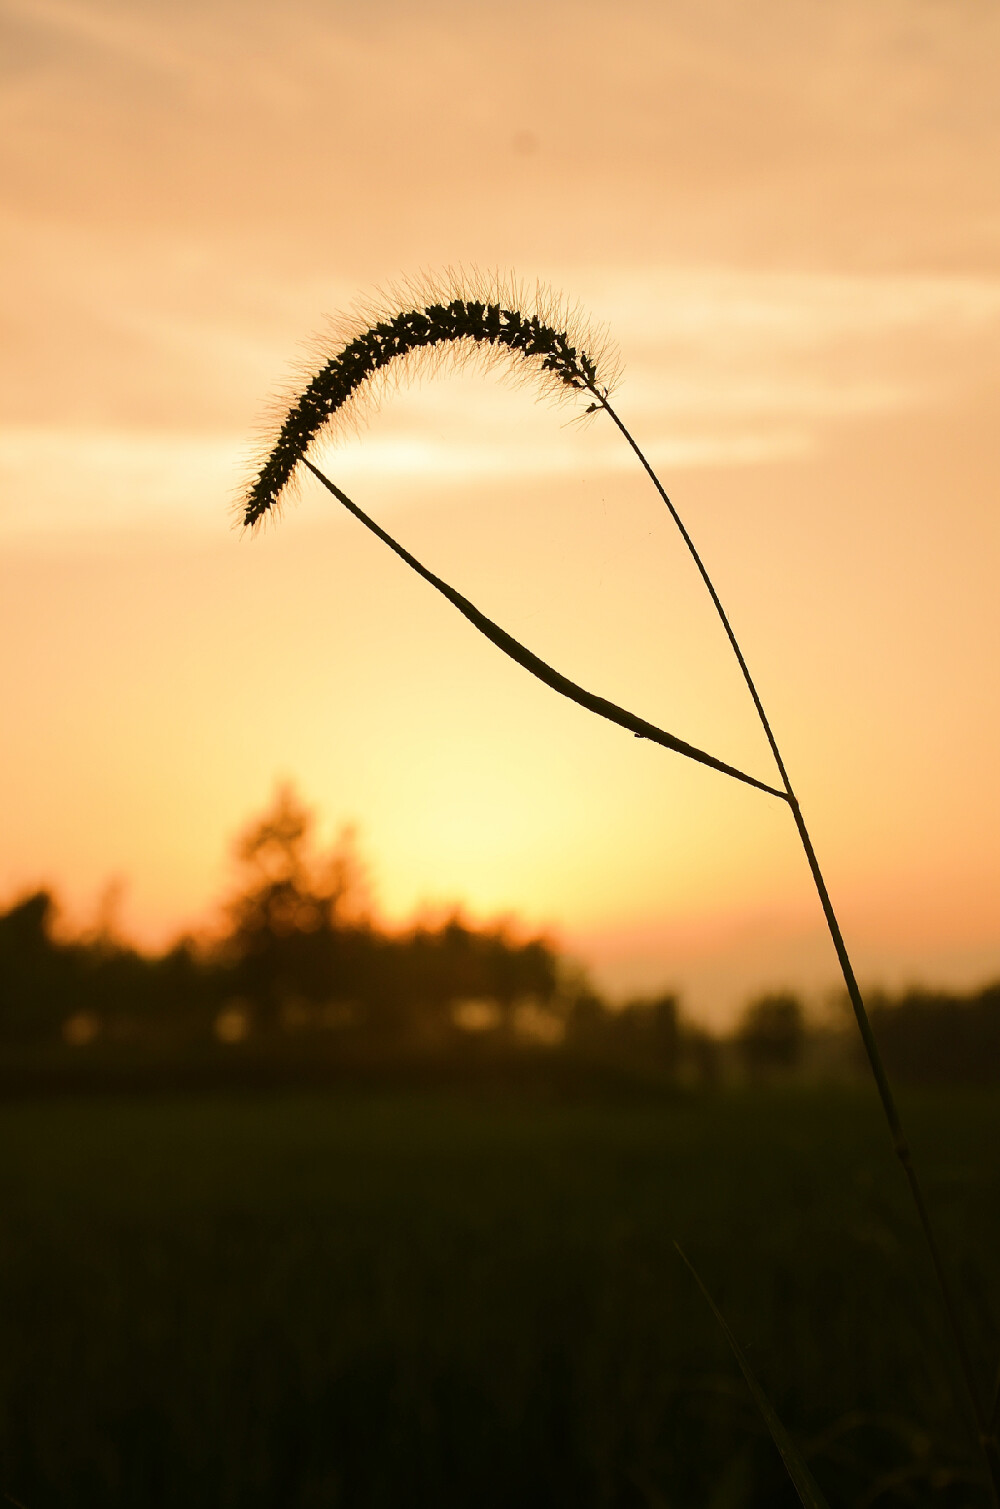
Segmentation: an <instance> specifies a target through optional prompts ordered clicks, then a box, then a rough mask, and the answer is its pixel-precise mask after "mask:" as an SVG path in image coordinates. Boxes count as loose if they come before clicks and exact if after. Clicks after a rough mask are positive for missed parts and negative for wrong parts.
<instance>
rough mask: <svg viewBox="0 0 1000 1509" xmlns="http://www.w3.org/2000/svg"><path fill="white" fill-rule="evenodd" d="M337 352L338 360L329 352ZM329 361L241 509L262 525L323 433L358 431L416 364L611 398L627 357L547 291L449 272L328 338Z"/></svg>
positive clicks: (350, 319)
mask: <svg viewBox="0 0 1000 1509" xmlns="http://www.w3.org/2000/svg"><path fill="white" fill-rule="evenodd" d="M331 347H332V348H333V350H334V352H335V354H334V355H332V356H330V355H329V354H328V353H329V351H330V349H331ZM317 354H318V355H319V356H320V364H319V365H318V367H317V368H316V369H315V370H314V371H313V372H312V375H311V376H309V377H308V379H307V381H306V383H305V386H304V387H302V388H301V390H300V391H298V392H297V393H296V394H295V395H294V396H293V397H292V398H291V399H290V401H289V402H288V403H287V405H286V406H283V407H282V412H281V418H280V421H279V423H278V425H277V426H276V428H275V429H274V431H273V432H272V433H271V435H270V436H269V437H268V441H267V444H266V451H265V453H264V456H263V459H262V460H261V463H260V465H259V466H258V468H257V470H256V472H255V474H254V476H253V478H252V480H251V481H250V483H249V485H248V487H247V488H246V490H245V493H244V494H243V496H242V497H241V499H240V503H239V510H240V516H241V518H242V522H243V524H244V525H248V526H251V527H252V526H254V525H257V524H259V523H260V521H261V520H262V519H263V518H264V517H265V516H266V515H267V514H268V513H269V512H271V511H272V510H273V509H274V508H275V506H276V505H277V504H278V503H279V501H280V500H281V498H282V495H283V494H284V492H285V490H286V489H287V487H288V485H289V483H290V481H291V480H292V474H293V472H294V470H295V467H296V464H297V463H298V462H299V461H300V460H301V459H302V457H303V456H304V455H305V453H306V451H307V450H308V448H309V445H310V444H311V442H312V441H313V440H314V439H315V438H316V436H317V435H318V434H319V433H320V431H324V432H328V431H330V430H333V431H334V432H337V431H338V430H342V429H343V428H345V427H348V426H351V425H356V424H357V423H358V421H359V419H360V418H361V417H362V416H361V406H362V404H363V402H364V400H365V399H368V400H370V401H374V402H376V403H377V400H378V397H379V394H380V391H381V388H382V386H384V385H385V384H386V383H391V382H393V381H396V382H398V381H399V380H400V379H401V377H403V376H406V375H409V373H411V372H412V371H413V370H414V368H415V365H416V363H418V362H421V361H425V360H426V359H427V358H430V359H431V360H432V361H434V360H438V359H441V358H442V357H451V358H452V359H457V360H458V361H463V360H468V359H469V358H474V357H480V358H485V359H486V360H487V361H488V362H489V363H490V364H491V365H492V364H500V365H501V366H502V367H503V368H504V370H505V372H506V373H508V374H511V375H521V376H533V377H535V378H536V379H537V380H539V381H540V383H541V387H542V391H543V392H544V393H545V394H546V395H548V396H554V397H572V396H580V395H583V396H584V397H587V398H589V399H591V400H594V399H600V398H602V397H605V396H607V394H608V393H609V392H610V391H611V388H612V387H613V386H614V383H615V380H616V378H617V375H618V374H617V360H616V357H615V353H614V352H613V351H612V350H611V348H610V346H609V343H608V340H607V337H606V336H605V335H604V333H603V332H602V331H600V330H595V329H593V328H592V327H589V326H588V325H587V324H586V322H585V321H584V320H583V319H582V317H581V315H580V312H579V310H578V309H575V308H569V307H567V306H566V305H565V303H564V302H563V301H561V300H560V299H558V298H557V297H556V296H555V295H554V294H553V293H552V292H551V291H550V290H548V289H546V288H544V287H543V286H542V285H538V286H537V287H536V289H535V292H534V295H533V296H529V295H528V294H527V292H526V290H525V289H524V288H523V287H521V286H520V285H519V284H517V283H516V282H514V281H513V280H511V279H509V278H502V277H500V276H499V275H497V274H493V275H482V274H473V275H469V274H466V273H463V272H458V273H451V272H449V273H447V274H446V275H445V276H444V277H443V278H442V279H440V280H432V279H426V280H423V281H420V282H413V283H407V284H403V285H400V286H398V287H393V288H392V289H390V290H388V292H387V294H385V295H382V296H379V297H377V299H376V300H375V301H374V302H372V303H368V304H367V305H365V306H361V305H359V306H358V307H356V308H355V309H354V310H353V311H352V312H351V313H350V314H348V315H347V316H346V318H342V319H340V320H337V321H331V322H330V325H329V328H328V330H327V331H325V332H324V336H323V339H322V344H321V347H320V350H319V352H318V353H317Z"/></svg>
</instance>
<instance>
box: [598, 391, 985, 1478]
mask: <svg viewBox="0 0 1000 1509" xmlns="http://www.w3.org/2000/svg"><path fill="white" fill-rule="evenodd" d="M593 407H594V408H595V409H601V410H603V411H604V413H606V414H607V416H608V418H609V419H610V420H611V421H612V423H613V424H614V425H615V426H616V428H617V429H618V430H619V431H620V433H621V434H622V436H623V437H624V439H625V440H626V442H627V443H628V445H629V446H630V448H631V449H632V451H633V452H634V454H635V456H636V457H637V459H638V460H639V462H640V464H641V466H642V468H643V470H644V471H645V473H646V475H647V476H648V477H649V479H650V481H651V482H652V484H653V486H654V487H655V489H656V491H657V493H658V494H659V496H660V498H661V499H662V501H663V502H664V504H665V505H666V507H667V510H668V512H669V514H670V517H671V518H672V519H673V521H674V523H675V524H676V526H677V529H678V531H679V532H680V535H681V538H682V539H683V541H684V543H685V545H686V546H687V549H688V551H689V553H690V555H691V558H692V559H693V561H694V563H695V566H696V567H697V569H698V572H699V574H700V576H701V579H702V581H703V582H704V584H705V587H706V588H707V590H708V593H709V596H710V597H711V599H712V602H713V603H714V604H715V608H716V611H717V613H718V615H719V618H720V619H721V621H722V626H723V628H724V629H725V632H726V636H727V638H728V640H729V643H730V645H731V647H732V650H733V653H734V655H735V656H736V659H737V662H738V663H739V667H740V670H741V672H742V673H743V679H744V681H745V682H746V685H747V690H748V691H749V693H750V696H751V698H752V699H753V704H754V707H755V708H756V709H757V716H758V717H759V719H760V722H761V726H762V728H763V730H764V733H765V735H766V738H767V742H768V744H769V745H770V748H771V753H772V755H773V756H774V762H775V764H776V766H777V767H778V774H779V775H780V777H781V783H782V786H783V788H784V796H785V799H786V800H787V802H788V805H789V807H790V809H791V812H792V817H793V819H794V821H795V827H796V829H797V831H798V835H799V840H800V842H801V844H802V848H803V851H804V853H805V856H806V861H807V863H808V865H809V871H810V874H811V875H812V878H813V884H814V885H815V887H816V893H817V895H818V897H819V901H820V906H821V907H822V909H823V916H824V918H825V919H826V925H827V928H828V930H829V933H830V937H831V939H832V941H833V946H834V950H835V952H836V955H837V962H838V963H839V964H840V969H841V973H842V975H843V977H844V984H845V986H846V987H847V994H848V997H849V999H850V1002H851V1008H852V1010H853V1012H854V1019H855V1021H856V1022H857V1025H858V1031H859V1032H860V1034H861V1041H862V1043H863V1044H864V1049H865V1054H866V1056H867V1058H868V1063H869V1066H870V1068H871V1071H872V1076H873V1078H874V1080H875V1084H876V1087H877V1089H878V1095H879V1099H880V1101H881V1103H882V1110H883V1112H884V1113H885V1119H886V1122H887V1124H888V1127H889V1134H890V1136H891V1138H892V1146H893V1151H894V1153H895V1155H896V1157H897V1158H898V1159H899V1162H900V1164H901V1165H902V1168H903V1172H904V1174H905V1176H906V1181H907V1184H908V1186H909V1190H910V1195H911V1197H912V1200H913V1204H914V1207H915V1209H916V1212H917V1219H918V1221H919V1223H920V1228H921V1231H922V1232H923V1235H924V1241H925V1243H926V1246H927V1250H928V1253H929V1256H930V1259H931V1264H932V1266H933V1268H934V1274H935V1277H936V1279H937V1284H938V1289H939V1291H940V1294H941V1300H942V1303H943V1305H944V1309H945V1313H946V1315H947V1319H948V1326H949V1329H950V1331H951V1334H952V1340H953V1342H954V1346H955V1351H956V1355H957V1358H958V1363H959V1367H960V1369H961V1373H962V1380H963V1383H964V1385H965V1390H966V1394H967V1395H968V1401H969V1404H970V1406H971V1408H972V1415H973V1419H974V1420H975V1425H976V1436H977V1441H978V1444H979V1446H980V1449H981V1450H982V1452H983V1455H984V1457H985V1460H986V1465H987V1469H988V1473H989V1479H990V1484H991V1487H992V1491H993V1498H994V1502H995V1503H996V1504H998V1505H1000V1447H998V1443H997V1419H996V1415H997V1411H996V1409H995V1410H994V1411H993V1418H990V1417H989V1416H988V1415H987V1412H986V1411H985V1410H984V1408H983V1404H982V1400H981V1397H980V1393H979V1389H978V1388H977V1386H976V1380H975V1372H974V1369H973V1366H972V1358H971V1356H970V1354H969V1349H968V1345H967V1343H966V1340H965V1331H964V1328H963V1326H962V1323H961V1320H960V1318H959V1314H958V1307H957V1305H956V1303H955V1297H954V1294H953V1292H952V1287H951V1282H950V1280H949V1278H948V1273H947V1269H946V1268H945V1264H944V1260H943V1258H942V1255H941V1248H940V1246H939V1244H938V1240H937V1236H936V1234H935V1231H934V1226H933V1223H932V1221H931V1217H930V1211H929V1209H928V1206H927V1201H926V1200H925V1198H924V1193H923V1188H922V1186H921V1184H920V1180H919V1178H918V1177H917V1172H916V1169H915V1167H914V1163H913V1154H912V1151H911V1149H910V1144H909V1140H908V1138H907V1136H906V1133H905V1132H904V1130H903V1123H902V1120H901V1118H900V1115H899V1110H898V1107H897V1105H896V1097H895V1096H894V1094H893V1092H892V1086H891V1085H890V1083H889V1077H888V1075H887V1074H886V1070H885V1064H884V1063H883V1061H882V1054H881V1052H880V1051H879V1046H878V1042H877V1040H876V1037H875V1033H874V1031H873V1030H872V1024H871V1018H870V1017H869V1015H868V1011H867V1008H866V1006H865V1003H864V998H863V996H862V994H861V988H860V986H859V985H858V980H857V976H856V975H855V973H854V966H853V965H852V963H851V959H850V955H849V954H848V952H847V945H846V943H845V942H844V935H843V933H842V932H841V929H840V923H839V922H838V920H837V914H836V912H835V911H834V909H833V902H832V901H831V899H830V893H829V891H828V889H827V885H826V881H825V880H824V878H823V872H822V870H821V869H820V865H819V860H818V859H817V857H816V850H815V849H814V847H813V842H812V839H811V838H810V836H809V830H808V828H807V827H806V824H805V819H804V818H803V816H802V809H801V807H800V806H799V802H798V798H797V797H796V795H795V792H794V790H793V789H792V783H791V781H790V779H789V776H788V771H787V770H786V768H785V762H784V760H783V759H782V757H781V751H780V750H779V748H778V744H777V740H776V739H775V736H774V732H773V730H772V728H771V724H770V722H769V720H768V717H767V714H766V713H765V711H764V706H763V704H762V702H761V700H760V695H759V693H758V691H757V688H756V686H755V685H754V681H753V677H752V676H751V674H750V669H749V667H748V665H747V663H746V660H745V658H744V656H743V651H742V650H741V649H740V645H739V641H738V640H737V638H736V635H735V633H734V631H733V627H732V625H731V624H730V622H729V617H728V615H727V613H726V611H725V609H724V608H723V606H722V602H721V600H720V598H719V594H718V593H717V592H716V590H715V585H714V583H713V582H712V579H711V577H710V576H709V574H708V571H707V569H706V567H705V563H704V562H703V560H702V558H701V556H700V555H699V554H698V551H697V549H696V547H695V544H694V541H693V540H692V539H691V536H690V535H689V534H688V531H687V529H686V528H685V527H684V523H683V520H682V519H681V517H680V514H679V513H678V512H677V509H676V508H675V506H674V504H673V503H672V501H671V499H670V497H669V496H668V494H667V492H666V489H665V488H664V486H663V484H662V483H661V481H660V479H659V477H658V476H657V475H656V473H655V471H654V470H653V468H652V467H651V466H650V464H649V461H648V460H647V459H646V457H645V455H644V454H643V452H642V451H641V450H640V448H639V445H638V444H637V442H636V440H635V438H634V437H633V435H632V434H631V432H630V431H629V430H628V429H627V428H626V426H625V425H624V423H623V422H622V420H621V419H620V418H619V416H618V414H616V412H615V411H614V409H613V408H612V407H611V404H610V403H609V402H608V395H607V394H606V393H603V394H602V393H595V395H594V404H593ZM998 1398H1000V1395H998Z"/></svg>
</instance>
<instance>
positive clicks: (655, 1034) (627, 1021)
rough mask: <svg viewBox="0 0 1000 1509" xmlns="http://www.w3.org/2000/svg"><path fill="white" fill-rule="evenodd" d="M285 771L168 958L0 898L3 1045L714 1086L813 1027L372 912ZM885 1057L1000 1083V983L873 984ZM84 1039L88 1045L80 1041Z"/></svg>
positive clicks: (777, 1059) (451, 924) (796, 1059)
mask: <svg viewBox="0 0 1000 1509" xmlns="http://www.w3.org/2000/svg"><path fill="white" fill-rule="evenodd" d="M314 838H315V836H314V824H313V818H312V814H311V813H310V811H309V810H308V808H306V807H305V806H304V805H303V803H302V802H301V800H300V799H299V797H298V796H297V795H296V793H295V792H294V790H293V789H292V788H291V787H288V786H284V787H281V788H279V789H278V790H277V792H276V793H275V795H274V798H273V800H272V802H271V803H270V805H269V807H268V808H267V810H266V811H265V812H264V813H262V814H261V815H260V816H259V817H257V818H255V819H254V820H253V821H251V822H250V823H249V824H248V825H247V827H246V828H245V829H244V831H243V832H242V833H241V834H240V836H239V838H238V840H237V843H236V845H235V859H236V862H237V866H238V874H239V879H238V883H237V884H236V885H235V887H234V889H233V892H232V894H231V895H230V896H229V898H228V900H227V902H226V903H225V906H224V910H223V916H224V921H223V925H222V927H221V928H220V929H219V931H218V932H217V934H216V935H215V936H213V938H212V939H211V940H210V941H207V942H206V941H202V942H197V941H195V940H193V939H190V938H184V939H181V940H179V941H178V942H177V943H175V944H174V945H173V946H172V947H170V948H168V949H166V950H165V951H164V952H162V953H159V954H149V953H144V952H142V951H140V950H139V949H137V948H135V947H134V946H133V945H131V944H130V943H128V942H127V941H125V940H124V939H122V938H121V937H119V936H117V934H116V933H115V931H114V930H113V929H111V928H109V927H106V926H105V927H103V928H100V929H97V930H96V931H94V932H91V933H90V934H82V935H79V936H76V937H69V936H65V935H64V934H63V933H62V932H61V931H60V928H59V926H58V905H57V902H56V898H55V897H54V895H53V894H52V893H51V892H50V891H48V890H44V889H43V890H37V891H35V892H33V893H31V894H29V895H26V896H23V897H21V898H19V899H18V900H16V901H15V902H14V903H13V904H12V905H10V906H9V907H8V909H7V910H6V911H5V912H3V913H0V1055H3V1054H6V1055H7V1057H8V1058H10V1056H11V1055H13V1056H14V1058H15V1059H16V1058H17V1057H18V1055H20V1057H21V1058H22V1059H23V1058H24V1057H25V1055H27V1056H29V1057H31V1056H34V1059H35V1060H39V1059H43V1058H44V1057H45V1055H46V1054H47V1053H49V1054H53V1053H55V1054H58V1053H62V1054H63V1055H64V1057H65V1056H66V1055H69V1056H71V1057H74V1058H75V1059H76V1060H77V1061H78V1062H83V1061H84V1060H85V1059H86V1058H87V1057H88V1056H89V1057H90V1058H91V1059H93V1060H96V1061H100V1062H106V1061H107V1058H108V1055H109V1054H111V1055H117V1056H118V1058H119V1059H124V1060H127V1059H128V1058H129V1055H132V1056H133V1057H134V1056H135V1055H145V1057H146V1058H147V1059H155V1058H157V1057H159V1058H160V1059H161V1060H163V1061H167V1060H170V1061H175V1062H176V1061H178V1060H181V1059H184V1058H185V1056H187V1057H190V1056H192V1055H199V1054H200V1055H201V1056H202V1058H203V1059H204V1060H205V1061H206V1062H208V1061H209V1060H211V1061H213V1062H221V1061H223V1060H225V1059H227V1058H228V1059H229V1061H230V1065H232V1063H233V1062H234V1061H239V1060H240V1056H241V1055H243V1057H244V1058H246V1056H247V1055H251V1056H252V1055H254V1054H256V1055H257V1056H258V1058H259V1057H260V1056H261V1055H266V1056H267V1058H268V1059H269V1061H271V1062H278V1061H282V1060H288V1059H289V1057H290V1056H292V1057H294V1056H295V1055H298V1060H299V1062H300V1063H302V1064H306V1063H308V1064H310V1065H312V1066H313V1067H314V1068H318V1067H320V1066H321V1064H322V1063H323V1062H327V1063H330V1062H333V1061H335V1060H339V1061H341V1062H344V1063H348V1062H350V1060H351V1058H352V1055H353V1057H354V1058H355V1059H357V1058H358V1057H359V1056H360V1057H361V1058H364V1059H365V1060H366V1061H367V1062H377V1061H378V1060H379V1059H380V1058H382V1059H386V1058H396V1059H398V1058H399V1057H400V1056H406V1055H410V1056H414V1055H418V1056H419V1055H423V1057H424V1058H427V1057H432V1056H434V1055H437V1056H439V1057H440V1056H442V1055H444V1056H447V1054H449V1053H454V1052H455V1051H458V1050H462V1051H466V1052H467V1051H469V1049H470V1047H472V1048H474V1050H475V1051H476V1052H477V1053H478V1054H480V1056H483V1055H489V1054H492V1055H494V1056H496V1055H500V1054H506V1055H507V1056H508V1057H509V1056H510V1055H511V1054H515V1053H521V1054H522V1055H524V1054H525V1053H531V1052H534V1053H536V1054H537V1053H540V1052H542V1051H543V1050H544V1051H545V1052H546V1053H547V1054H548V1055H549V1056H550V1057H551V1056H552V1055H553V1053H554V1052H555V1051H556V1050H558V1054H559V1056H561V1057H563V1058H573V1059H575V1060H576V1061H580V1062H584V1061H585V1062H588V1063H591V1064H601V1065H604V1066H605V1067H606V1068H608V1069H609V1070H616V1069H617V1070H620V1071H622V1072H627V1073H632V1074H635V1073H640V1074H647V1075H649V1076H651V1077H653V1078H656V1079H659V1080H677V1079H686V1080H688V1081H690V1082H700V1083H711V1082H713V1081H715V1080H717V1079H718V1078H719V1077H720V1075H721V1074H723V1073H726V1072H728V1071H729V1070H731V1069H733V1068H735V1069H736V1070H737V1071H738V1072H740V1073H742V1074H743V1075H744V1076H749V1077H752V1078H759V1077H762V1076H773V1075H776V1074H782V1073H789V1072H795V1071H796V1070H799V1069H801V1067H802V1065H803V1062H804V1060H805V1059H806V1058H807V1057H808V1048H809V1041H810V1032H809V1027H808V1023H807V1018H806V1013H805V1011H804V1009H803V1006H802V1003H801V1001H800V1000H799V999H798V997H796V996H795V995H793V994H790V993H778V994H771V995H766V996H764V997H761V998H759V999H758V1000H755V1001H753V1002H751V1003H750V1004H749V1005H748V1007H747V1008H746V1010H745V1012H744V1013H743V1016H742V1018H741V1020H740V1022H739V1024H738V1026H737V1028H736V1030H735V1032H734V1033H733V1034H732V1036H731V1038H730V1039H729V1041H728V1042H725V1043H723V1042H720V1041H719V1040H717V1039H716V1038H715V1037H713V1036H712V1035H711V1034H709V1033H708V1032H706V1031H704V1030H703V1029H700V1028H698V1027H696V1026H694V1025H693V1024H691V1023H690V1022H687V1021H686V1020H685V1018H684V1016H683V1014H682V1012H681V1010H680V1007H679V1002H678V999H677V997H676V995H675V994H673V993H662V994H659V995H656V996H652V997H644V998H637V999H633V1000H631V1001H628V1002H625V1003H624V1004H615V1005H612V1004H611V1003H609V1002H608V1001H606V1000H605V999H604V998H603V997H601V996H600V995H599V993H598V992H597V991H595V990H594V988H593V987H592V985H591V983H590V982H589V980H588V979H587V977H586V975H585V974H584V973H583V972H582V971H580V970H579V969H578V968H575V967H573V966H571V965H570V964H569V962H568V961H567V960H566V959H565V958H563V957H562V956H561V955H560V953H559V952H558V950H557V948H556V947H555V945H554V944H553V942H552V941H551V940H550V939H548V938H547V937H545V936H544V935H535V936H523V935H521V933H520V931H519V930H518V929H517V928H516V927H514V926H513V925H512V924H506V923H493V924H486V925H477V924H474V923H472V922H470V921H469V920H467V919H466V918H465V917H463V915H462V914H461V912H460V911H453V912H451V913H450V914H448V915H445V916H443V917H441V918H439V919H437V920H436V921H432V920H428V919H424V920H423V921H418V922H416V923H414V924H412V925H411V926H409V927H405V928H401V929H397V930H392V929H388V928H385V927H382V926H379V925H378V923H377V922H376V921H375V920H374V918H373V915H372V908H371V905H370V900H369V895H368V888H367V885H366V880H365V872H364V866H363V864H362V863H361V860H360V858H359V856H358V852H357V848H356V844H355V840H354V835H353V833H352V831H351V830H350V829H345V830H343V831H342V832H341V834H340V836H339V837H338V839H337V840H336V842H335V843H334V844H333V845H332V847H331V848H330V849H328V850H326V851H322V850H318V849H317V847H316V844H315V841H314ZM873 1004H874V1008H875V1009H874V1017H875V1020H876V1023H877V1030H878V1031H879V1035H880V1037H881V1039H882V1041H883V1045H884V1051H885V1056H886V1058H887V1061H888V1063H889V1065H890V1068H891V1069H893V1070H895V1071H896V1072H897V1073H899V1074H900V1075H901V1076H902V1077H904V1078H906V1077H909V1078H911V1079H921V1078H923V1079H934V1078H942V1077H945V1078H952V1079H958V1080H962V1079H980V1080H983V1079H987V1080H989V1079H996V1078H997V1077H998V1070H997V1062H998V1058H1000V1055H998V1054H997V1051H996V1050H997V1048H998V1047H1000V985H994V986H991V987H988V988H987V989H985V990H984V991H982V992H980V993H978V994H977V995H975V996H974V997H971V998H969V999H967V1000H960V999H959V998H956V997H952V996H947V995H943V994H931V993H926V992H925V993H921V992H910V993H908V994H907V995H906V996H904V997H903V998H902V999H900V1000H898V1001H893V1000H890V999H889V998H887V997H884V996H882V997H878V998H877V999H876V1000H875V1001H874V1003H873ZM82 1050H86V1051H85V1052H84V1051H82Z"/></svg>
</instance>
